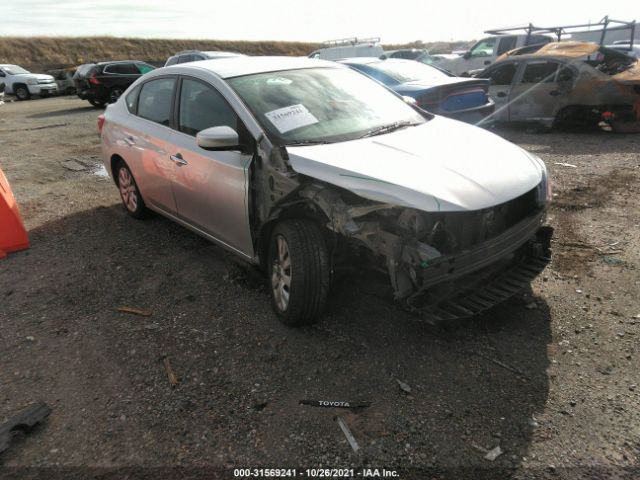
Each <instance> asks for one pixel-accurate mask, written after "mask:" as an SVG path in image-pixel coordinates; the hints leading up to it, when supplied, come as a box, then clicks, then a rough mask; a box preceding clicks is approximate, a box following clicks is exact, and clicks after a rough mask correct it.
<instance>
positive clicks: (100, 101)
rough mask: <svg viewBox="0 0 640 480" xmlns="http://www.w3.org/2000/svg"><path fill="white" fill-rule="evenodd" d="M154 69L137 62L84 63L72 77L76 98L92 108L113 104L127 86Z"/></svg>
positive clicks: (146, 64)
mask: <svg viewBox="0 0 640 480" xmlns="http://www.w3.org/2000/svg"><path fill="white" fill-rule="evenodd" d="M154 69H155V67H154V66H152V65H149V64H148V63H144V62H139V61H137V60H120V61H114V62H100V63H86V64H84V65H80V66H79V67H78V69H77V70H76V73H75V74H74V75H73V82H74V84H75V87H76V92H77V94H78V97H80V98H81V99H83V100H88V101H89V103H90V104H91V105H93V106H94V107H98V108H101V107H104V105H105V104H106V103H113V102H115V101H116V100H118V98H119V97H120V95H122V92H124V91H125V90H126V89H127V88H128V87H129V85H131V84H132V83H133V82H135V81H136V80H137V79H138V78H140V77H141V76H142V75H144V74H145V73H148V72H150V71H152V70H154Z"/></svg>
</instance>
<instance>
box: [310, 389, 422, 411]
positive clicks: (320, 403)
mask: <svg viewBox="0 0 640 480" xmlns="http://www.w3.org/2000/svg"><path fill="white" fill-rule="evenodd" d="M409 390H411V389H409ZM300 405H311V406H312V407H326V408H367V407H370V406H371V402H340V401H333V400H300Z"/></svg>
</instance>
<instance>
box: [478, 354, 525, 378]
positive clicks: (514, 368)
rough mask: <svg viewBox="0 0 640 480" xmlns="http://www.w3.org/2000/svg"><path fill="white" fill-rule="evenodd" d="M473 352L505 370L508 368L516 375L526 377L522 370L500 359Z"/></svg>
mask: <svg viewBox="0 0 640 480" xmlns="http://www.w3.org/2000/svg"><path fill="white" fill-rule="evenodd" d="M473 353H475V354H476V355H477V356H479V357H480V358H484V359H485V360H489V361H490V362H493V363H495V364H496V365H498V366H500V367H502V368H504V369H505V370H509V371H510V372H513V373H516V374H518V375H521V376H523V377H526V375H525V374H524V372H523V371H522V370H520V369H518V368H516V367H512V366H511V365H507V364H506V363H504V362H501V361H500V360H497V359H495V358H491V357H489V356H487V355H485V354H483V353H481V352H478V351H473Z"/></svg>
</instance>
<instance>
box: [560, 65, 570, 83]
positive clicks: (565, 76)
mask: <svg viewBox="0 0 640 480" xmlns="http://www.w3.org/2000/svg"><path fill="white" fill-rule="evenodd" d="M556 81H557V82H558V83H571V82H573V70H571V69H570V68H569V67H567V66H564V67H563V66H561V67H560V71H559V72H558V77H557V79H556Z"/></svg>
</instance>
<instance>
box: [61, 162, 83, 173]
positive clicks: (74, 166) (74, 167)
mask: <svg viewBox="0 0 640 480" xmlns="http://www.w3.org/2000/svg"><path fill="white" fill-rule="evenodd" d="M61 165H62V166H63V167H64V168H66V169H67V170H71V171H72V172H82V171H83V170H85V169H86V168H87V167H85V166H84V165H82V164H81V163H79V162H76V161H75V160H65V161H64V162H62V164H61Z"/></svg>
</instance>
